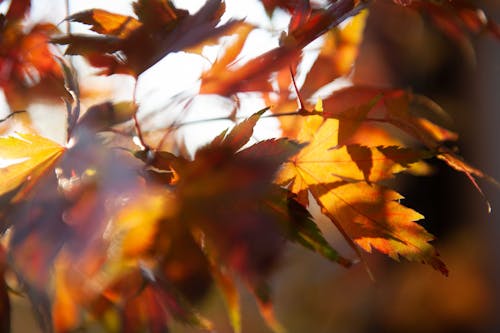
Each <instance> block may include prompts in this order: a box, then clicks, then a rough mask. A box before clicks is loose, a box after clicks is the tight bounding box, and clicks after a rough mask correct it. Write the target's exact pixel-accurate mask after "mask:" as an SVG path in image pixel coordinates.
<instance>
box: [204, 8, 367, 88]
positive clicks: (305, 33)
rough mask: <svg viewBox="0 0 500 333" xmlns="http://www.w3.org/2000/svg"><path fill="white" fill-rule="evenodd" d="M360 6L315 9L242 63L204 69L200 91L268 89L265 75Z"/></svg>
mask: <svg viewBox="0 0 500 333" xmlns="http://www.w3.org/2000/svg"><path fill="white" fill-rule="evenodd" d="M363 7H364V5H363V4H358V5H356V4H354V3H353V2H350V1H341V2H336V3H334V4H332V5H330V6H328V7H327V8H326V9H324V10H321V11H318V12H317V13H315V14H314V15H311V16H310V17H309V18H308V19H307V20H306V21H304V22H303V23H301V24H300V26H299V27H297V28H296V29H295V30H293V31H292V32H289V34H288V36H286V37H285V38H282V41H281V43H280V44H281V45H280V46H279V47H276V48H274V49H272V50H270V51H268V52H266V53H263V54H261V55H260V56H258V57H256V58H253V59H251V60H249V61H248V62H246V63H244V64H241V65H240V64H232V65H230V66H227V68H226V70H225V71H222V72H220V73H219V75H217V76H214V75H213V74H212V73H213V71H211V70H209V71H207V73H209V74H205V76H203V75H202V82H201V87H200V93H201V94H218V95H222V96H231V95H233V94H236V93H238V92H248V91H259V92H268V91H272V86H271V85H270V84H269V77H270V75H271V74H272V73H273V72H276V71H279V70H280V69H282V68H288V67H289V66H291V65H292V64H294V63H296V61H297V60H298V59H299V58H300V57H301V54H302V48H303V47H304V46H306V45H307V44H309V43H311V42H312V41H313V40H315V39H316V38H318V37H319V36H321V35H322V34H323V33H325V32H326V31H328V30H329V29H331V28H333V27H335V26H337V25H338V24H339V23H340V22H342V21H343V20H344V19H345V18H347V17H350V16H352V15H355V14H357V13H358V12H359V11H360V10H361V9H362V8H363Z"/></svg>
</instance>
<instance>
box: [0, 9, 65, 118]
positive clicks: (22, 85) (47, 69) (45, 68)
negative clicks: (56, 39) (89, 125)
mask: <svg viewBox="0 0 500 333" xmlns="http://www.w3.org/2000/svg"><path fill="white" fill-rule="evenodd" d="M16 3H18V2H17V1H13V2H12V4H16ZM19 3H21V1H19ZM11 8H12V7H11ZM56 31H57V28H56V27H55V26H54V25H53V24H49V23H39V24H36V25H34V26H33V27H31V28H26V27H24V26H23V25H22V24H21V23H20V22H18V21H17V20H14V21H12V20H7V21H6V22H5V23H4V24H2V26H1V27H0V36H1V38H0V72H1V73H2V75H0V88H2V89H3V90H4V92H5V97H6V98H7V101H8V103H9V105H10V106H11V108H13V109H17V110H23V109H25V108H26V106H27V105H28V104H29V103H30V102H32V101H40V100H47V99H48V100H51V99H60V98H61V97H67V91H66V90H65V88H64V79H63V74H62V71H61V68H60V66H59V64H58V62H57V60H56V58H55V56H54V55H53V54H52V52H51V51H50V48H49V43H48V41H49V38H50V36H51V35H52V34H54V33H55V32H56Z"/></svg>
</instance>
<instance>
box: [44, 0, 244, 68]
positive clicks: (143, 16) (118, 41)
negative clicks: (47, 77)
mask: <svg viewBox="0 0 500 333" xmlns="http://www.w3.org/2000/svg"><path fill="white" fill-rule="evenodd" d="M133 8H134V12H135V13H136V15H137V19H136V18H133V17H126V16H123V15H118V14H114V13H110V12H106V11H103V10H97V9H91V10H88V11H84V12H81V13H76V14H73V15H71V16H69V17H68V18H67V19H68V20H70V21H74V22H81V23H85V24H89V25H91V29H92V30H94V31H96V32H98V33H100V35H98V36H92V35H81V34H72V35H67V36H62V37H57V38H53V39H52V41H53V42H54V43H57V44H63V45H66V44H67V45H68V48H67V49H66V54H69V55H82V56H84V57H85V58H86V59H87V60H88V61H89V62H90V64H91V65H93V66H96V67H101V68H104V71H103V73H105V74H107V75H111V74H115V73H122V74H130V75H133V76H138V75H139V74H141V73H142V72H144V71H145V70H146V69H148V68H149V67H151V66H152V65H154V64H155V63H156V62H158V61H159V60H161V59H162V58H163V57H164V56H166V55H167V54H168V53H171V52H178V51H182V50H186V51H189V50H193V51H194V52H196V51H197V50H199V49H200V48H198V47H197V46H198V45H199V44H203V43H210V42H211V41H213V40H214V39H217V38H218V37H220V36H222V35H224V34H226V33H228V32H230V31H231V29H232V28H234V27H236V26H238V25H239V24H240V23H242V22H241V21H235V20H232V21H229V22H227V23H225V24H222V25H219V26H217V25H218V23H219V22H220V18H221V16H222V14H223V13H224V10H225V5H224V3H223V2H222V1H221V0H209V1H207V2H206V3H205V5H204V6H203V7H202V8H200V9H199V11H198V12H197V13H195V14H193V15H190V14H189V13H188V12H187V11H186V10H183V9H178V8H176V7H175V6H174V5H173V4H172V3H171V2H170V1H166V0H147V1H146V0H139V1H136V2H134V3H133Z"/></svg>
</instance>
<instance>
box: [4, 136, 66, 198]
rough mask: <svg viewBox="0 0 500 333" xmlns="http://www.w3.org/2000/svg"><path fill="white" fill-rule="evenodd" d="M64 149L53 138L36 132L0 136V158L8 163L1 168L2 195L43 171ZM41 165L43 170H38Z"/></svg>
mask: <svg viewBox="0 0 500 333" xmlns="http://www.w3.org/2000/svg"><path fill="white" fill-rule="evenodd" d="M64 150H65V148H64V147H62V146H61V145H59V144H57V143H55V142H53V141H52V140H49V139H46V138H44V137H41V136H38V135H35V134H20V133H19V134H17V135H16V136H10V137H2V138H0V159H1V160H3V162H2V163H6V164H7V165H6V166H4V167H2V168H1V169H0V174H1V177H0V195H3V194H5V193H7V192H9V191H11V190H14V189H15V188H17V187H19V186H20V185H21V184H23V183H24V182H25V181H27V180H29V179H31V178H32V176H33V175H34V174H40V173H43V170H46V169H48V168H50V167H51V165H53V163H55V161H57V159H58V158H59V157H60V156H61V154H62V153H63V152H64ZM4 165H5V164H4ZM39 167H42V168H43V170H38V168H39Z"/></svg>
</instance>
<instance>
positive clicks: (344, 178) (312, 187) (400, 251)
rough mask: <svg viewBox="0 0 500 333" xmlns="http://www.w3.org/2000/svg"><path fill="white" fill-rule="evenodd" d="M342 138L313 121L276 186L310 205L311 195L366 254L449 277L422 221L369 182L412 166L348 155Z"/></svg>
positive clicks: (332, 127)
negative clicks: (413, 264)
mask: <svg viewBox="0 0 500 333" xmlns="http://www.w3.org/2000/svg"><path fill="white" fill-rule="evenodd" d="M337 136H338V121H336V120H332V119H329V120H323V119H322V118H321V117H319V116H311V117H308V119H307V120H306V124H305V126H304V127H303V129H302V131H301V133H300V134H299V140H300V141H302V142H309V144H308V145H307V146H306V147H305V148H303V149H302V150H301V151H300V152H299V153H298V154H297V155H296V156H295V157H293V158H292V159H291V160H290V161H289V162H288V163H286V164H285V166H284V167H283V169H282V170H281V171H280V173H279V174H278V176H277V178H276V181H277V183H278V184H282V185H285V186H287V187H288V188H289V189H290V191H291V192H293V193H295V194H297V196H298V197H297V199H298V201H299V202H300V203H302V204H305V205H306V204H307V203H308V194H309V193H311V194H312V196H313V197H314V198H315V200H316V201H317V202H318V204H319V205H320V206H321V208H322V211H323V213H324V214H325V215H327V216H328V217H329V218H330V219H331V220H332V222H333V223H334V224H335V225H336V226H337V228H339V230H340V231H341V233H342V234H343V235H344V236H345V237H346V238H347V239H348V240H350V241H351V242H355V243H356V244H358V245H359V246H361V247H362V248H363V249H365V250H367V251H371V248H372V247H373V248H375V249H377V250H379V251H380V252H382V253H385V254H387V255H389V256H390V257H392V258H394V259H397V258H398V257H399V256H401V257H404V258H406V259H407V260H410V261H422V262H426V263H428V264H430V265H432V266H433V267H434V268H436V269H438V270H440V271H441V272H443V273H444V274H447V270H446V268H445V266H444V264H443V263H442V262H441V261H440V260H439V259H438V258H437V253H436V252H435V250H434V249H433V247H432V246H431V245H430V244H429V243H428V242H429V241H430V240H432V236H431V235H430V234H428V233H427V232H426V231H425V230H424V229H423V228H422V227H421V226H419V225H418V224H417V223H415V221H416V220H419V219H421V218H422V216H421V215H420V214H418V213H417V212H415V211H413V210H411V209H409V208H406V207H404V206H403V205H401V204H400V203H398V201H399V200H400V199H401V198H402V197H401V196H400V195H399V194H397V193H396V192H393V191H390V190H387V189H385V188H383V187H381V186H378V185H375V184H372V185H369V184H368V183H367V182H365V181H364V180H366V181H370V182H378V181H380V180H383V179H386V178H389V177H391V176H392V175H393V174H394V173H396V172H399V171H402V170H404V169H405V167H404V164H408V163H407V162H402V161H400V162H402V164H400V163H398V162H397V159H396V158H394V159H391V158H388V157H387V156H388V155H387V154H386V155H384V154H383V153H382V152H381V151H379V150H378V149H376V148H375V149H373V148H368V147H365V148H363V149H362V150H361V151H360V152H358V153H353V152H351V153H349V150H348V148H347V147H338V146H337V142H338V141H337ZM357 147H358V148H359V146H357ZM358 148H357V149H358ZM382 151H383V149H382ZM416 156H418V155H415V156H413V157H416ZM410 160H414V158H412V159H410Z"/></svg>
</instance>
